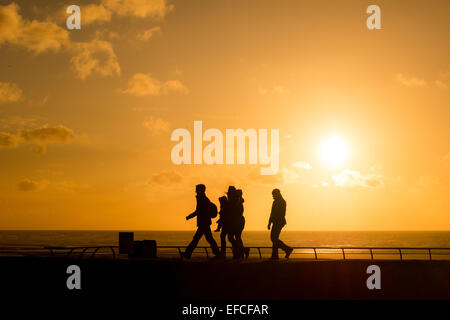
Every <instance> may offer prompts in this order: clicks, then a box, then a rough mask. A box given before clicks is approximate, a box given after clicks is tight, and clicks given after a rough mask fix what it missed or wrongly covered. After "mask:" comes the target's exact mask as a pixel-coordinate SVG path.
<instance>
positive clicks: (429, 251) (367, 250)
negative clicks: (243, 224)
mask: <svg viewBox="0 0 450 320" xmlns="http://www.w3.org/2000/svg"><path fill="white" fill-rule="evenodd" d="M159 248H161V249H177V250H178V253H179V254H180V256H182V252H183V251H182V249H183V248H186V246H158V249H159ZM246 248H249V249H250V250H251V249H255V250H257V252H258V256H259V258H260V259H263V254H262V252H261V250H262V249H266V250H272V247H264V246H249V247H246ZM292 248H293V249H294V252H293V253H292V254H314V260H319V254H335V255H336V254H337V253H336V252H329V251H330V250H334V251H338V252H339V255H340V256H341V257H342V259H343V260H346V259H347V257H348V255H350V254H353V255H354V254H368V255H369V254H370V260H375V258H374V255H375V254H379V255H393V254H398V256H399V258H400V260H404V257H405V255H408V254H409V255H411V254H416V255H417V254H420V253H417V251H420V252H426V254H425V255H426V256H427V257H428V260H429V261H432V260H433V255H435V256H436V255H444V256H448V258H449V260H450V248H438V247H435V248H422V247H292ZM197 249H201V250H204V251H205V254H206V257H209V251H208V250H210V251H211V252H212V250H211V248H210V247H207V246H198V247H197ZM227 249H231V248H228V247H227ZM296 250H297V251H298V250H310V251H311V252H310V253H308V252H301V253H299V252H295V251H296ZM323 250H327V251H328V252H323ZM349 250H353V252H349ZM355 250H359V252H354V251H355ZM382 250H383V251H391V252H380V251H382ZM320 251H322V252H320ZM361 251H363V252H361ZM377 251H378V252H377ZM392 251H394V253H393V252H392ZM406 251H416V253H411V252H406ZM433 251H434V252H433ZM436 251H446V252H445V253H442V252H436ZM346 253H347V256H346ZM422 255H423V253H422ZM422 260H423V259H422Z"/></svg>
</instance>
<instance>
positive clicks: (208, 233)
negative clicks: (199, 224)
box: [204, 227, 220, 256]
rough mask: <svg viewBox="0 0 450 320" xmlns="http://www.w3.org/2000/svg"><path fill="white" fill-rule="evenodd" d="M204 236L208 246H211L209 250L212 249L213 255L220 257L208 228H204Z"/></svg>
mask: <svg viewBox="0 0 450 320" xmlns="http://www.w3.org/2000/svg"><path fill="white" fill-rule="evenodd" d="M204 234H205V238H206V241H208V243H209V245H210V246H211V249H212V251H213V253H214V255H216V256H220V250H219V247H218V246H217V243H216V240H214V237H213V235H212V233H211V229H210V228H209V227H208V228H205V230H204Z"/></svg>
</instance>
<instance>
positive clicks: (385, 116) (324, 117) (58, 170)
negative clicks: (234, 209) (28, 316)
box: [0, 0, 450, 230]
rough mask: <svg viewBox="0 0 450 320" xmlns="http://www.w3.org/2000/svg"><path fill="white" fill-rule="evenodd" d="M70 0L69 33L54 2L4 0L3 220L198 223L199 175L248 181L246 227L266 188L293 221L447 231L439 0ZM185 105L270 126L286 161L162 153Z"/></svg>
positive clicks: (264, 204) (27, 224) (448, 45)
mask: <svg viewBox="0 0 450 320" xmlns="http://www.w3.org/2000/svg"><path fill="white" fill-rule="evenodd" d="M70 4H72V3H70ZM77 4H78V5H80V7H81V11H82V22H81V24H82V27H81V30H72V31H69V30H67V29H66V17H67V14H66V13H65V9H66V7H67V6H68V5H69V3H66V2H65V1H59V0H58V1H52V0H36V1H20V0H14V1H13V0H2V1H0V166H1V168H2V170H0V229H131V230H185V229H192V228H194V225H195V221H189V222H186V221H185V219H184V217H185V216H186V214H188V213H190V212H192V210H193V209H194V207H195V198H194V188H195V184H197V183H204V184H206V186H207V195H208V196H209V197H210V199H211V200H213V201H215V202H216V203H218V201H217V198H218V197H219V196H221V195H223V193H224V192H225V191H226V189H227V187H228V185H230V184H234V185H236V187H238V188H242V189H243V192H244V198H245V204H244V205H245V212H244V215H245V216H246V221H247V225H246V228H247V229H248V230H262V229H264V228H265V227H266V225H267V219H268V215H269V211H270V206H271V202H272V198H271V190H272V189H273V188H274V187H278V188H280V189H281V191H282V193H283V195H284V197H285V199H286V201H287V208H288V209H287V221H288V225H287V229H290V230H449V229H450V216H449V209H450V198H449V191H450V142H449V139H448V138H449V136H450V129H449V126H448V121H449V119H450V109H449V102H450V59H449V52H450V41H449V40H448V34H449V31H450V21H449V19H448V13H449V12H450V2H448V1H447V0H442V1H438V0H436V1H432V2H431V1H406V0H403V1H401V0H397V1H372V2H370V3H369V2H367V1H332V0H326V1H325V0H319V1H298V0H296V1H294V0H292V1H287V0H283V1H268V0H258V1H256V0H252V1H237V0H232V1H231V0H230V1H199V0H190V1H176V0H175V1H164V0H96V1H94V0H92V1H77ZM369 4H377V5H379V6H380V8H381V24H382V29H381V30H368V29H367V28H366V18H367V16H368V15H367V14H366V13H365V12H366V8H367V6H368V5H369ZM194 120H201V121H202V122H203V127H204V130H206V129H208V128H217V129H220V130H221V131H222V132H225V130H226V129H227V128H228V129H235V128H243V129H248V128H255V129H271V128H275V129H279V130H280V140H279V143H280V154H279V161H280V171H279V173H278V174H277V175H274V176H261V175H260V174H259V166H255V165H248V164H245V165H179V166H177V165H175V164H173V163H172V161H171V157H170V155H171V149H172V147H173V146H174V145H175V144H176V143H175V142H172V141H171V140H170V136H171V133H172V131H173V130H175V129H177V128H187V129H188V130H190V131H191V132H193V122H194ZM332 134H336V135H338V136H339V137H340V138H341V139H342V140H343V141H345V143H346V145H347V147H348V157H347V158H346V159H345V160H344V161H343V162H341V163H339V164H338V165H336V166H330V165H327V164H326V163H324V161H323V160H324V159H321V157H320V155H319V152H318V149H319V146H320V145H321V143H322V141H323V140H324V139H326V138H327V137H329V136H330V135H332Z"/></svg>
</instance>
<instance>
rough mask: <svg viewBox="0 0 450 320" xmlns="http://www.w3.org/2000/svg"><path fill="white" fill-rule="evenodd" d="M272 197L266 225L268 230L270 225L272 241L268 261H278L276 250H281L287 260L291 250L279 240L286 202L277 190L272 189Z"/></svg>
mask: <svg viewBox="0 0 450 320" xmlns="http://www.w3.org/2000/svg"><path fill="white" fill-rule="evenodd" d="M272 196H273V204H272V211H271V213H270V218H269V224H268V225H267V229H269V230H270V226H271V225H272V231H271V232H270V239H271V240H272V257H271V258H270V259H272V260H276V259H278V248H281V249H282V250H283V251H284V252H285V253H286V259H288V258H289V256H290V255H291V253H292V251H293V249H292V248H291V247H289V246H287V245H286V244H285V243H284V242H283V241H281V240H280V238H279V237H280V233H281V229H283V227H284V226H285V225H286V201H285V200H284V199H283V197H282V196H281V192H280V190H279V189H273V191H272Z"/></svg>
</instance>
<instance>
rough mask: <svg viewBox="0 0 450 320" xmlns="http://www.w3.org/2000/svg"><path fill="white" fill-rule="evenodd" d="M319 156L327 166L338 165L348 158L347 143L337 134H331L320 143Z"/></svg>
mask: <svg viewBox="0 0 450 320" xmlns="http://www.w3.org/2000/svg"><path fill="white" fill-rule="evenodd" d="M319 156H320V159H321V160H322V162H323V163H325V164H326V165H327V166H332V167H335V166H338V165H340V164H342V163H343V162H344V161H345V160H347V157H348V147H347V143H346V142H345V141H344V140H343V139H341V138H340V137H339V136H337V135H332V136H329V137H328V138H326V139H325V140H323V141H322V143H321V144H320V146H319Z"/></svg>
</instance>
